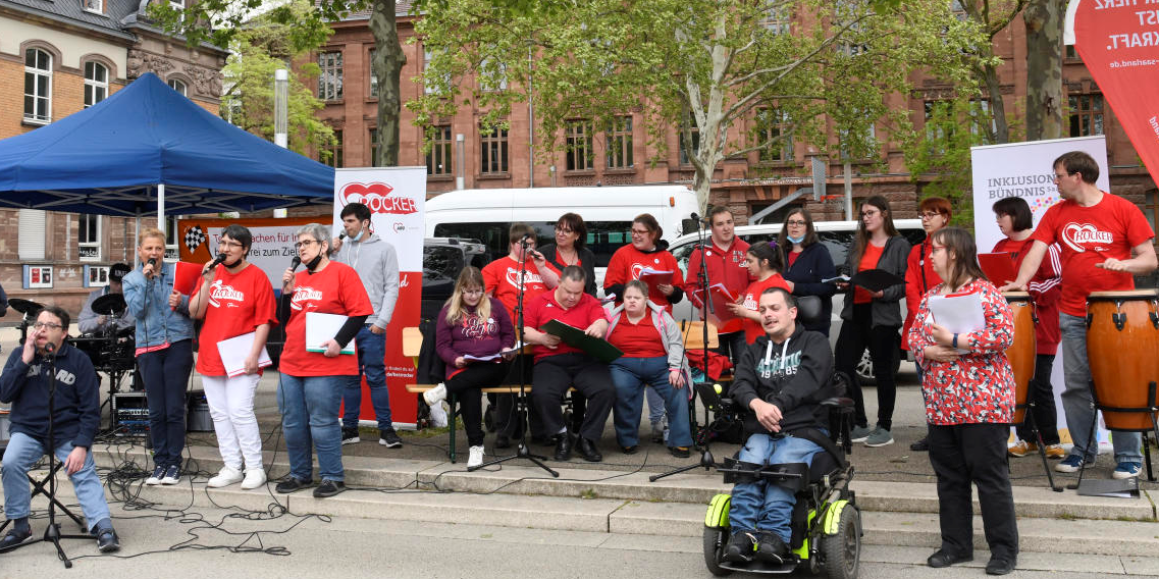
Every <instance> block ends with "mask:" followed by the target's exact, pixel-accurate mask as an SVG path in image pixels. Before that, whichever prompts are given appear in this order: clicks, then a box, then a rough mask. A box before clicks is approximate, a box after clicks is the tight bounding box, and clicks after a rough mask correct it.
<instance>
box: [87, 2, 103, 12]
mask: <svg viewBox="0 0 1159 579" xmlns="http://www.w3.org/2000/svg"><path fill="white" fill-rule="evenodd" d="M83 5H84V8H85V10H87V11H89V12H96V13H97V14H104V12H105V3H104V0H83Z"/></svg>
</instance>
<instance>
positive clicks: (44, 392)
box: [0, 306, 120, 553]
mask: <svg viewBox="0 0 1159 579" xmlns="http://www.w3.org/2000/svg"><path fill="white" fill-rule="evenodd" d="M68 322H69V317H68V313H67V312H65V311H64V310H63V309H61V308H59V307H55V306H53V307H49V308H45V309H42V310H40V312H39V313H38V314H37V316H36V323H34V324H33V325H32V331H31V332H30V333H29V334H28V336H27V339H26V340H25V341H24V346H23V347H22V348H20V349H18V350H13V351H12V353H11V354H10V355H9V356H8V363H7V364H5V365H4V373H3V374H0V402H4V403H11V404H12V412H11V414H10V416H11V419H12V422H11V426H10V430H11V433H12V437H11V438H10V439H9V441H8V448H7V450H6V451H5V453H4V469H3V473H2V475H0V476H2V477H3V482H4V514H5V516H7V517H8V520H9V521H11V522H12V523H13V525H12V530H10V531H8V534H7V535H5V536H4V538H3V539H0V549H7V548H10V547H13V546H15V545H19V544H21V543H23V542H24V541H26V540H28V539H29V538H31V537H32V528H31V527H30V526H29V524H28V515H29V507H30V504H31V502H32V496H31V490H30V488H29V486H28V470H29V469H31V468H32V466H33V465H34V464H36V462H38V461H39V460H40V457H41V456H42V455H43V454H44V452H45V450H46V449H47V448H48V446H49V440H48V426H49V421H50V420H51V422H52V430H53V432H52V438H53V440H52V442H53V445H54V446H55V447H56V448H55V449H53V450H54V452H55V453H56V456H57V458H59V459H60V460H61V461H62V462H63V463H64V469H65V472H67V473H68V477H69V480H71V481H72V485H73V489H74V490H75V491H76V497H77V500H78V501H79V502H80V506H81V509H82V510H83V511H84V514H85V519H86V520H87V522H88V528H89V531H90V532H92V533H93V534H94V535H96V537H97V547H98V549H100V551H101V552H102V553H108V552H111V551H116V550H117V549H119V548H120V544H119V542H118V540H117V533H116V531H114V530H113V523H112V520H111V519H110V515H109V503H108V502H107V501H106V500H105V492H104V489H103V488H102V487H101V479H100V477H99V476H97V469H96V465H95V464H94V463H93V457H92V453H90V452H89V449H90V447H92V444H93V437H95V436H96V434H97V428H98V427H99V426H100V423H101V395H100V390H99V388H100V383H99V382H98V380H97V373H96V372H95V371H94V370H93V364H92V362H91V361H89V357H88V356H87V355H85V354H84V353H83V352H81V351H80V350H77V349H76V348H74V347H72V346H71V345H67V344H65V343H64V337H65V336H66V335H68ZM53 357H55V360H51V358H53ZM53 365H54V366H55V368H53ZM53 370H55V376H53V377H50V372H52V371H53ZM50 380H54V381H55V385H56V391H55V395H54V396H53V399H52V402H53V404H52V416H51V418H50V417H49V398H48V397H49V386H50V384H52V382H50Z"/></svg>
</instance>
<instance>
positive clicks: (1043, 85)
mask: <svg viewBox="0 0 1159 579" xmlns="http://www.w3.org/2000/svg"><path fill="white" fill-rule="evenodd" d="M1066 5H1067V3H1066V1H1065V0H1029V1H1028V3H1027V5H1026V10H1025V11H1024V12H1023V15H1022V18H1023V19H1024V20H1025V21H1026V139H1027V140H1028V141H1038V140H1042V139H1058V138H1062V137H1064V136H1065V135H1064V134H1063V124H1062V122H1063V121H1062V111H1063V107H1062V104H1063V100H1062V99H1063V95H1062V33H1063V28H1064V21H1065V17H1066Z"/></svg>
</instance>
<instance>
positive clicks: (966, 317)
mask: <svg viewBox="0 0 1159 579" xmlns="http://www.w3.org/2000/svg"><path fill="white" fill-rule="evenodd" d="M929 303H930V314H931V315H933V317H934V323H936V324H938V325H939V326H942V327H943V328H946V329H947V330H949V331H951V332H953V333H955V334H966V333H969V332H974V331H977V330H981V329H983V328H985V327H986V313H985V311H983V309H982V294H981V293H977V292H976V293H969V294H963V295H950V296H935V295H931V296H930V300H929ZM968 352H969V350H963V349H961V348H959V349H958V353H960V354H966V353H968Z"/></svg>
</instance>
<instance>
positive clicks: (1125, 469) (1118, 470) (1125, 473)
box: [1111, 462, 1143, 480]
mask: <svg viewBox="0 0 1159 579" xmlns="http://www.w3.org/2000/svg"><path fill="white" fill-rule="evenodd" d="M1141 470H1143V465H1142V464H1141V463H1138V462H1120V463H1119V466H1116V467H1115V472H1113V473H1111V476H1113V477H1115V478H1117V479H1120V480H1121V479H1127V478H1135V477H1137V476H1139V471H1141Z"/></svg>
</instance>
